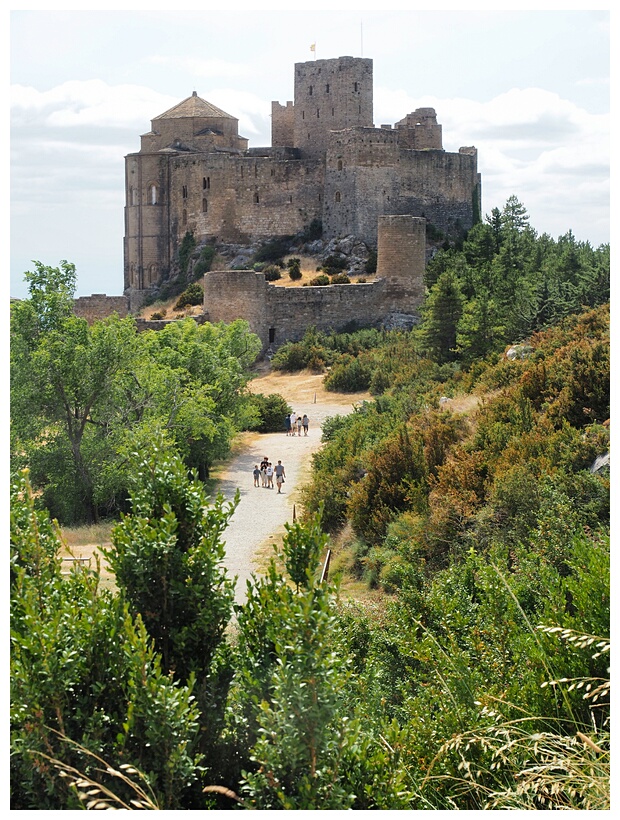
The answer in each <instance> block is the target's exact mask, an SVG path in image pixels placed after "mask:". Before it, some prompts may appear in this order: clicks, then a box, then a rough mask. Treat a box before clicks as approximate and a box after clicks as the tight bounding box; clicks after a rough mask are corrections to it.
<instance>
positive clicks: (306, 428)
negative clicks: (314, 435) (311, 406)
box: [301, 413, 310, 436]
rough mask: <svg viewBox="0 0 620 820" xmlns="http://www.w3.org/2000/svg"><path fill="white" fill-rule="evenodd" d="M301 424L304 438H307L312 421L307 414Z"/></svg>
mask: <svg viewBox="0 0 620 820" xmlns="http://www.w3.org/2000/svg"><path fill="white" fill-rule="evenodd" d="M301 424H302V427H303V428H304V436H307V435H308V426H309V424H310V419H309V418H308V416H307V415H306V414H305V413H304V417H303V418H302V420H301Z"/></svg>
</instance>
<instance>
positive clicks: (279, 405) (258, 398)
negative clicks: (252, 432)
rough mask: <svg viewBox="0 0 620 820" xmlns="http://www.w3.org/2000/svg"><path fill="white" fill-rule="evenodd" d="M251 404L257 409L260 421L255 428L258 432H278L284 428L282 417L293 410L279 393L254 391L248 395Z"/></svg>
mask: <svg viewBox="0 0 620 820" xmlns="http://www.w3.org/2000/svg"><path fill="white" fill-rule="evenodd" d="M250 402H251V404H253V405H254V407H255V408H256V409H257V410H258V415H259V417H260V423H259V425H258V426H257V427H256V428H255V429H256V430H258V432H259V433H280V432H282V430H284V417H285V416H287V415H289V416H290V414H291V413H292V412H293V408H292V407H290V406H289V405H288V404H287V403H286V401H285V400H284V399H283V398H282V396H281V395H280V394H279V393H270V394H269V395H268V396H265V395H264V394H263V393H255V394H254V395H252V396H251V397H250Z"/></svg>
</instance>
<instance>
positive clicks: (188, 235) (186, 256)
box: [179, 231, 196, 279]
mask: <svg viewBox="0 0 620 820" xmlns="http://www.w3.org/2000/svg"><path fill="white" fill-rule="evenodd" d="M195 249H196V237H195V236H194V232H193V231H186V232H185V236H184V237H183V239H182V240H181V244H180V245H179V267H180V268H181V278H182V279H185V277H186V276H187V269H188V267H189V260H190V258H191V256H192V254H193V253H194V250H195Z"/></svg>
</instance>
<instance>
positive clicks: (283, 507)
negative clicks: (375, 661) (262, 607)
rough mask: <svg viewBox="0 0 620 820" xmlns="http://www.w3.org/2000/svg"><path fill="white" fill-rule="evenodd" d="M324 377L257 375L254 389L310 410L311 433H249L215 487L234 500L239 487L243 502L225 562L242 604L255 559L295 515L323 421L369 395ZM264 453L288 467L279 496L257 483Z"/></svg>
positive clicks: (228, 540) (227, 537)
mask: <svg viewBox="0 0 620 820" xmlns="http://www.w3.org/2000/svg"><path fill="white" fill-rule="evenodd" d="M322 380H323V377H322V376H320V375H314V374H309V373H298V374H294V375H283V374H279V373H267V374H265V375H264V376H261V377H259V378H256V379H254V380H253V381H252V382H251V384H250V389H251V390H252V391H253V392H255V393H264V394H265V395H269V394H270V393H280V394H281V395H282V396H283V397H284V399H285V400H286V401H287V402H288V403H289V404H290V405H291V406H292V408H293V410H294V411H295V413H296V414H297V415H300V416H303V414H304V413H307V414H308V417H309V419H310V426H309V432H308V435H307V436H304V435H303V431H302V435H301V437H299V436H287V435H286V434H285V432H284V421H283V429H282V432H281V433H267V434H263V435H258V434H256V435H253V436H250V437H248V439H247V444H246V445H245V446H243V447H242V449H241V452H239V453H238V454H237V455H236V456H235V457H233V459H232V460H231V462H230V463H229V464H228V465H227V466H226V467H225V468H224V470H223V471H222V473H221V475H220V479H219V482H218V486H217V490H218V491H219V492H221V493H222V494H223V495H224V497H225V498H227V499H232V498H233V496H234V494H235V492H236V490H237V488H238V489H239V491H240V494H241V498H240V501H239V505H238V507H237V509H236V510H235V513H234V515H233V517H232V519H231V521H230V524H229V526H228V527H227V529H226V530H225V532H224V541H225V543H226V558H225V562H224V563H225V566H226V568H227V569H228V571H229V573H230V574H231V575H236V576H238V577H237V586H236V590H235V600H236V601H237V602H238V603H242V602H243V601H244V600H245V597H246V587H247V581H248V580H249V579H250V576H251V575H252V573H256V574H259V573H258V566H257V558H258V555H259V554H260V552H261V548H264V547H265V546H266V545H267V544H270V543H273V541H274V540H277V538H278V537H279V536H281V535H282V533H284V531H285V530H284V524H285V522H287V521H288V522H290V521H292V520H293V506H294V505H295V504H297V503H298V502H299V489H300V487H301V486H302V485H303V484H304V483H305V482H307V480H308V478H309V475H310V466H311V457H312V453H314V452H316V451H317V450H318V449H319V447H320V446H321V426H322V424H323V422H324V421H325V419H326V418H327V417H328V416H334V415H337V414H340V415H345V414H346V413H350V412H351V411H352V410H353V407H354V405H355V404H358V403H360V402H361V401H363V400H364V399H369V398H370V396H369V395H368V394H361V393H356V394H348V395H344V394H335V393H328V392H326V391H325V389H324V388H323V386H322ZM263 456H267V457H268V459H269V461H271V462H272V464H273V465H274V466H275V465H276V464H277V462H278V459H280V460H281V461H282V464H283V465H284V469H285V471H286V479H285V482H284V485H283V487H282V493H281V494H280V495H279V494H278V490H277V488H275V487H274V489H266V488H263V487H254V480H253V476H252V470H253V469H254V465H255V464H259V463H260V461H261V460H262V458H263Z"/></svg>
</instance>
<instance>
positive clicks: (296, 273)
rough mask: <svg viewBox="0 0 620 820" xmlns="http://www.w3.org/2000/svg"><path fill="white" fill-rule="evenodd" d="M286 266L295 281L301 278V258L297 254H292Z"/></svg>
mask: <svg viewBox="0 0 620 820" xmlns="http://www.w3.org/2000/svg"><path fill="white" fill-rule="evenodd" d="M286 267H287V269H288V275H289V277H290V278H291V279H292V280H293V281H296V280H298V279H301V259H299V258H298V257H297V256H291V258H290V259H289V260H288V261H287V263H286Z"/></svg>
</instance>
